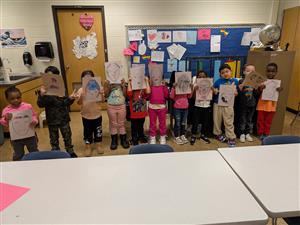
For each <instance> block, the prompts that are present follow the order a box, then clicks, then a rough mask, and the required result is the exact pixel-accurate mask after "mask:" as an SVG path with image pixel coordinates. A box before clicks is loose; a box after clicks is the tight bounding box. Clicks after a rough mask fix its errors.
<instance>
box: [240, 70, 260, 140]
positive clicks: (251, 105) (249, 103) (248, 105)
mask: <svg viewBox="0 0 300 225" xmlns="http://www.w3.org/2000/svg"><path fill="white" fill-rule="evenodd" d="M254 71H255V66H254V65H252V64H245V65H244V68H243V75H244V78H245V77H246V76H247V75H248V74H250V73H251V72H254ZM244 78H242V79H240V80H239V88H238V93H239V95H238V101H237V103H238V105H239V120H238V121H239V123H238V126H239V132H240V142H242V143H244V142H245V141H246V140H247V141H249V142H252V141H253V138H252V137H251V135H250V132H251V131H252V129H253V123H252V119H253V115H254V112H255V107H256V98H255V89H254V88H253V87H252V86H243V82H244V80H245V79H244Z"/></svg>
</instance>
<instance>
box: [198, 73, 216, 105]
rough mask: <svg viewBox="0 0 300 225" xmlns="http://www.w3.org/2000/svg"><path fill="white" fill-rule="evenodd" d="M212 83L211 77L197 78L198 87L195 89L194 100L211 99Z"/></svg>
mask: <svg viewBox="0 0 300 225" xmlns="http://www.w3.org/2000/svg"><path fill="white" fill-rule="evenodd" d="M212 85H213V79H212V78H198V79H197V86H198V89H197V91H196V100H197V101H202V100H207V101H209V100H212V90H211V87H212Z"/></svg>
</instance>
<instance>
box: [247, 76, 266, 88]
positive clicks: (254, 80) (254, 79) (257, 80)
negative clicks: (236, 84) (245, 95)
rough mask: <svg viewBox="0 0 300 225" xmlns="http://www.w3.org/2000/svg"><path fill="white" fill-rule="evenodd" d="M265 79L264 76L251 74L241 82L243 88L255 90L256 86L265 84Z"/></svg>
mask: <svg viewBox="0 0 300 225" xmlns="http://www.w3.org/2000/svg"><path fill="white" fill-rule="evenodd" d="M266 80H267V79H266V77H265V76H263V75H261V74H259V73H257V72H251V73H250V74H248V75H247V76H246V77H245V80H244V82H243V85H244V86H251V87H253V88H255V89H257V88H258V86H259V85H260V84H261V83H263V82H265V81H266Z"/></svg>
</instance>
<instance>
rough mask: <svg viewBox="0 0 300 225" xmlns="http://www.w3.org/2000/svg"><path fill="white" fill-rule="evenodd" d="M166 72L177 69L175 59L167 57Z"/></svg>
mask: <svg viewBox="0 0 300 225" xmlns="http://www.w3.org/2000/svg"><path fill="white" fill-rule="evenodd" d="M167 71H168V72H173V71H177V59H168V68H167Z"/></svg>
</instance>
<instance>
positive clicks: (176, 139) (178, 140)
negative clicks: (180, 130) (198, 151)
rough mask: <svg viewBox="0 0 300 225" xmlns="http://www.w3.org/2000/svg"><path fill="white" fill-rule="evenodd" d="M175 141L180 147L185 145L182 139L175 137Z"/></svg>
mask: <svg viewBox="0 0 300 225" xmlns="http://www.w3.org/2000/svg"><path fill="white" fill-rule="evenodd" d="M174 141H175V143H176V144H178V145H183V141H182V140H181V138H180V137H175V139H174Z"/></svg>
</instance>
